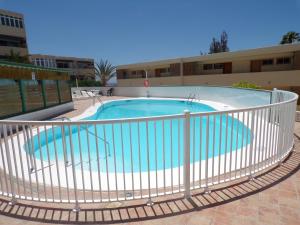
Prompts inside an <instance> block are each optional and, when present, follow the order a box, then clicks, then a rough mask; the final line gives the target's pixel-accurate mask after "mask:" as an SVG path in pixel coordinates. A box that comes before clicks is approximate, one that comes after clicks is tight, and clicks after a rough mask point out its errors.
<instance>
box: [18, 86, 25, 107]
mask: <svg viewBox="0 0 300 225" xmlns="http://www.w3.org/2000/svg"><path fill="white" fill-rule="evenodd" d="M19 87H20V95H21V101H22V112H26V95H25V87H24V81H23V80H19Z"/></svg>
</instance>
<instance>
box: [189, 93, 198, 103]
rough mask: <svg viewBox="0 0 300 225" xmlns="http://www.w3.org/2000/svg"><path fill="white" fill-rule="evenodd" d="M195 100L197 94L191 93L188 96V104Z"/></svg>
mask: <svg viewBox="0 0 300 225" xmlns="http://www.w3.org/2000/svg"><path fill="white" fill-rule="evenodd" d="M194 100H196V94H192V93H190V94H189V96H188V97H187V104H192V103H193V101H194Z"/></svg>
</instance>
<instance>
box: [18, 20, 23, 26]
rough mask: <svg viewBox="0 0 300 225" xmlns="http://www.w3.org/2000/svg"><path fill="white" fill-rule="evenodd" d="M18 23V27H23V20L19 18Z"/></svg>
mask: <svg viewBox="0 0 300 225" xmlns="http://www.w3.org/2000/svg"><path fill="white" fill-rule="evenodd" d="M19 23H20V28H23V20H21V19H20V20H19Z"/></svg>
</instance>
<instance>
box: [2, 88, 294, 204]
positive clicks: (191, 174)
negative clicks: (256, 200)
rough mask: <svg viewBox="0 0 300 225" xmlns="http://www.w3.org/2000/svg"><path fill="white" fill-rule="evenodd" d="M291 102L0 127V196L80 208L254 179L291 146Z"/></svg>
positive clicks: (285, 96)
mask: <svg viewBox="0 0 300 225" xmlns="http://www.w3.org/2000/svg"><path fill="white" fill-rule="evenodd" d="M297 98H298V96H297V95H295V94H292V93H289V92H283V91H276V96H275V97H274V96H273V100H272V102H273V103H272V104H269V105H265V106H259V107H252V108H245V109H238V110H228V111H216V112H205V113H189V112H184V113H183V114H181V115H172V116H161V117H147V118H135V119H120V120H102V121H5V120H3V121H0V130H1V133H2V134H1V142H0V173H1V176H0V190H1V194H2V195H5V196H9V197H11V198H12V202H14V201H15V200H17V199H26V200H31V201H33V200H34V201H47V202H68V203H75V204H76V208H78V207H79V204H80V203H86V202H103V201H120V200H130V199H140V198H146V199H149V200H151V198H153V197H156V196H161V195H167V194H173V193H178V192H182V193H184V194H185V196H186V197H189V195H190V191H191V190H193V189H198V188H204V189H205V190H206V191H209V190H210V189H211V188H214V185H217V184H221V183H224V182H227V181H231V180H235V179H238V178H241V177H245V176H249V177H250V178H251V177H252V176H254V175H255V174H256V173H257V172H259V171H261V170H264V169H267V168H269V167H271V166H273V165H275V164H277V163H278V162H280V161H281V160H282V159H283V158H284V157H285V156H286V155H287V154H288V153H289V152H290V150H291V149H292V147H293V129H294V118H295V110H296V101H297Z"/></svg>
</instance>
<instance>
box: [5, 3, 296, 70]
mask: <svg viewBox="0 0 300 225" xmlns="http://www.w3.org/2000/svg"><path fill="white" fill-rule="evenodd" d="M0 8H1V9H6V10H10V11H15V12H20V13H22V14H23V15H24V17H25V26H26V33H27V42H28V47H29V52H30V53H31V54H51V55H60V56H74V57H85V58H94V59H95V60H96V61H99V60H100V59H108V60H109V61H110V62H112V63H113V64H114V65H120V64H129V63H136V62H143V61H153V60H159V59H168V58H177V57H185V56H196V55H199V54H200V52H203V53H205V52H208V49H209V45H210V42H211V40H212V38H213V37H217V38H218V37H219V36H220V33H221V32H222V31H223V30H224V31H226V32H227V34H228V39H229V42H228V45H229V48H230V51H237V50H242V49H249V48H258V47H264V46H273V45H277V44H278V43H279V41H280V39H281V37H282V35H283V34H284V33H286V32H288V31H297V32H300V0H218V1H217V0H209V1H208V0H106V1H105V0H48V1H46V0H0Z"/></svg>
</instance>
